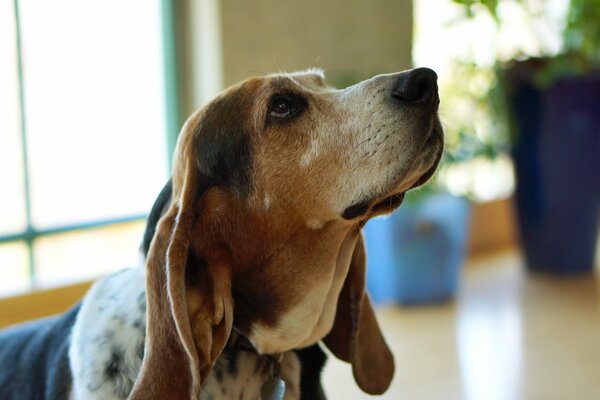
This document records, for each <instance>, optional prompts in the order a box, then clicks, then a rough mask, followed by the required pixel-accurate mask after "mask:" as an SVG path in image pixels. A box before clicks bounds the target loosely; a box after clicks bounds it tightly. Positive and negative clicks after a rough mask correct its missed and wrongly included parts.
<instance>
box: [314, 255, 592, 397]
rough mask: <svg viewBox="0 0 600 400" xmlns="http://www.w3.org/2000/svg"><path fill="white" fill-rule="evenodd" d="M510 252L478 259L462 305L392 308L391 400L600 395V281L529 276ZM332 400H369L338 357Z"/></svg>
mask: <svg viewBox="0 0 600 400" xmlns="http://www.w3.org/2000/svg"><path fill="white" fill-rule="evenodd" d="M523 271H524V270H523V265H522V261H521V259H520V257H519V256H518V255H517V254H515V253H504V254H500V255H497V256H493V257H488V258H485V259H479V260H477V261H474V262H472V263H471V264H470V265H469V266H468V267H467V268H466V269H465V271H464V273H463V279H462V286H461V289H460V293H459V296H458V298H457V299H456V301H455V302H453V303H451V304H445V305H441V306H434V307H421V308H408V309H407V308H398V307H386V308H384V309H380V310H379V311H378V316H379V321H380V323H381V326H382V329H383V331H384V334H385V336H386V338H387V340H388V343H389V344H390V346H391V348H392V351H393V353H394V356H395V359H396V374H395V377H394V381H393V382H392V386H391V388H390V389H389V391H388V392H387V393H386V394H385V395H383V396H381V397H380V398H383V399H394V400H395V399H400V400H403V399H406V400H421V399H424V400H428V399H432V400H453V399H457V400H458V399H460V400H463V399H465V400H520V399H526V400H530V399H531V400H538V399H539V400H554V399H556V400H559V399H560V400H563V399H564V400H588V399H589V400H592V399H593V400H598V399H600V279H599V278H598V277H595V276H588V277H580V278H570V279H566V278H565V279H557V278H550V277H545V276H539V275H530V274H526V273H524V272H523ZM324 382H325V389H326V392H327V394H328V396H329V398H330V399H343V400H349V399H365V398H369V396H367V395H365V394H364V393H362V392H361V391H360V390H359V389H358V388H357V386H356V384H355V383H354V380H353V378H352V373H351V370H350V368H349V366H348V365H346V364H343V363H341V362H339V361H337V360H335V359H332V358H331V357H330V360H329V362H328V365H327V367H326V369H325V373H324Z"/></svg>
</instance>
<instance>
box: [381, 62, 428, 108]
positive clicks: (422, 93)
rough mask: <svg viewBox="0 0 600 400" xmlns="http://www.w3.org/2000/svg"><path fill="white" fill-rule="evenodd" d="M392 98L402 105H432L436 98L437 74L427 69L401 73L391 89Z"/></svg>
mask: <svg viewBox="0 0 600 400" xmlns="http://www.w3.org/2000/svg"><path fill="white" fill-rule="evenodd" d="M392 97H393V98H394V100H396V101H399V102H401V103H404V104H423V105H429V104H431V103H434V102H435V101H436V99H437V98H438V87H437V74H436V73H435V71H433V70H432V69H429V68H415V69H413V70H410V71H406V72H403V73H401V74H400V77H399V78H398V79H397V80H396V82H395V83H394V87H393V88H392Z"/></svg>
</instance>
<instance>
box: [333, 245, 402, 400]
mask: <svg viewBox="0 0 600 400" xmlns="http://www.w3.org/2000/svg"><path fill="white" fill-rule="evenodd" d="M365 267H366V255H365V246H364V240H363V238H362V236H360V237H359V238H358V240H357V242H356V245H355V246H354V252H353V253H352V259H351V261H350V269H349V271H348V275H347V277H346V281H345V282H344V286H343V288H342V291H341V292H340V295H339V299H338V305H337V311H336V316H335V322H334V324H333V328H332V329H331V331H330V332H329V334H328V335H327V336H326V337H325V339H324V340H323V341H324V342H325V344H326V345H327V347H328V348H329V349H330V350H331V351H332V353H333V354H334V355H335V356H336V357H338V358H339V359H341V360H343V361H346V362H350V363H352V371H353V374H354V379H355V380H356V383H358V386H359V387H360V388H361V389H362V390H363V391H365V392H366V393H369V394H382V393H384V392H385V391H386V390H387V388H388V387H389V385H390V383H391V381H392V377H393V375H394V359H393V356H392V353H391V352H390V349H389V348H388V346H387V344H386V343H385V340H384V338H383V335H382V334H381V331H380V330H379V325H378V324H377V320H376V319H375V313H374V312H373V307H372V305H371V300H370V299H369V295H368V294H367V292H366V290H365Z"/></svg>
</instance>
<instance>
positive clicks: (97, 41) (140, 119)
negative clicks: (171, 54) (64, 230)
mask: <svg viewBox="0 0 600 400" xmlns="http://www.w3.org/2000/svg"><path fill="white" fill-rule="evenodd" d="M20 4H21V16H22V32H23V34H22V39H23V40H22V42H23V57H24V64H25V65H24V81H25V88H26V99H25V100H26V111H27V128H28V131H27V133H28V144H29V150H30V160H31V167H30V172H31V193H32V195H31V197H32V219H33V222H34V225H35V226H36V227H48V226H53V225H57V224H66V223H73V222H81V221H86V220H97V219H102V218H110V217H117V216H124V215H131V214H136V213H144V212H148V211H149V208H150V206H151V204H152V202H153V200H154V197H155V196H156V194H157V193H158V192H159V190H160V188H161V186H162V185H163V184H164V182H165V179H166V170H167V168H166V152H165V139H166V138H165V136H166V135H165V106H164V105H165V104H164V103H165V102H164V87H163V84H164V77H163V54H162V32H161V19H160V0H153V1H151V2H148V1H147V0H128V1H123V0H90V1H80V0H52V1H45V0H21V1H20Z"/></svg>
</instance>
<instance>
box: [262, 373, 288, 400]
mask: <svg viewBox="0 0 600 400" xmlns="http://www.w3.org/2000/svg"><path fill="white" fill-rule="evenodd" d="M261 395H262V400H283V396H284V395H285V382H284V381H283V379H281V378H280V377H279V376H277V375H274V376H272V377H271V379H269V380H268V381H266V382H265V384H264V385H263V387H262V389H261Z"/></svg>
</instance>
